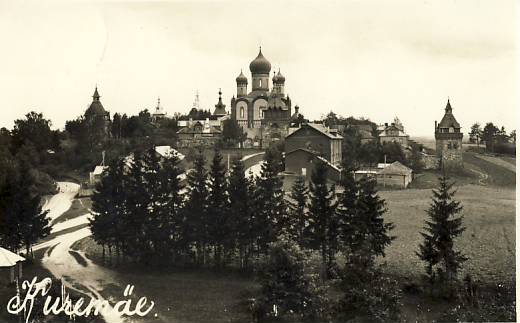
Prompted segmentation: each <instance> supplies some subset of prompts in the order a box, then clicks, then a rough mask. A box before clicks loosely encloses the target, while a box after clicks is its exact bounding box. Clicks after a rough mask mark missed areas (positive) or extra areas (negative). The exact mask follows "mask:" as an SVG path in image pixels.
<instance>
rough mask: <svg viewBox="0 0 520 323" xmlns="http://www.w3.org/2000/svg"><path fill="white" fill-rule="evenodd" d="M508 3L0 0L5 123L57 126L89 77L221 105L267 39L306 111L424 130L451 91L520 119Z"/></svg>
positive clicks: (473, 114) (458, 109) (135, 104)
mask: <svg viewBox="0 0 520 323" xmlns="http://www.w3.org/2000/svg"><path fill="white" fill-rule="evenodd" d="M516 7H517V3H516V1H514V0H511V1H491V0H488V1H478V0H468V1H439V0H432V1H417V0H410V1H367V0H363V1H361V0H359V1H341V2H334V1H329V2H326V1H321V2H304V3H302V2H284V3H283V4H281V3H278V2H274V1H258V2H249V3H247V4H246V3H243V2H238V1H235V2H221V1H219V2H201V1H197V2H189V1H188V2H166V1H160V2H135V1H132V2H120V1H116V2H78V1H72V2H71V1H67V2H45V3H44V4H41V3H40V4H39V3H37V2H27V1H3V0H0V40H1V41H2V46H1V47H0V48H1V50H0V89H1V93H2V101H1V102H2V106H1V108H0V127H4V126H5V127H8V128H12V126H13V121H14V119H17V118H21V117H23V115H24V114H26V113H27V112H29V111H31V110H35V111H38V112H43V114H44V115H45V117H47V118H49V119H51V120H52V123H53V126H54V127H55V128H63V127H64V123H65V121H66V120H69V119H73V118H76V117H77V116H79V115H81V114H82V113H83V112H84V110H85V109H86V108H87V106H88V105H89V103H90V102H91V100H92V98H91V95H92V93H93V91H94V87H95V85H96V84H97V85H98V88H99V92H100V94H101V96H102V97H101V101H102V103H103V105H104V107H105V108H106V109H107V110H109V111H110V112H111V113H112V114H114V113H115V112H125V113H127V114H136V113H137V112H138V111H140V110H142V109H144V108H148V109H152V108H153V107H154V106H155V103H156V100H157V97H158V96H160V98H161V102H162V104H163V106H164V108H165V110H166V111H167V112H168V113H169V114H173V113H174V112H182V113H186V112H188V110H189V109H190V107H191V104H192V102H193V99H194V95H195V92H196V91H197V90H198V91H199V93H200V102H201V107H202V108H205V109H212V110H213V107H214V105H215V103H216V102H217V99H218V89H219V88H222V91H223V96H224V100H225V103H226V104H227V108H228V109H229V105H230V103H229V101H230V99H231V96H232V95H233V94H236V83H235V78H236V76H237V75H238V74H239V73H240V69H243V70H244V74H246V76H248V77H250V72H249V63H250V61H251V60H252V59H254V58H255V57H256V55H257V53H258V46H260V45H261V46H262V51H263V53H264V56H265V57H266V58H267V59H268V60H269V61H270V62H271V65H272V66H273V68H275V69H276V70H278V68H280V69H281V71H282V73H283V74H284V76H285V77H286V93H288V94H289V95H290V97H291V100H292V102H293V105H295V104H297V105H299V106H300V111H301V112H302V113H303V114H304V115H305V116H306V117H307V118H310V119H315V118H320V116H321V115H323V114H325V113H327V112H328V111H330V110H333V111H335V112H336V113H338V114H341V115H343V116H350V115H352V116H355V117H361V116H363V117H367V118H370V119H371V120H373V121H375V122H377V123H384V122H391V121H392V119H393V118H394V117H395V116H398V117H399V118H400V119H401V121H402V122H403V124H404V126H405V130H406V131H407V132H408V133H409V134H410V135H412V136H431V135H432V134H433V127H434V121H435V120H440V119H441V118H442V116H443V113H444V107H445V105H446V100H447V98H448V96H449V97H450V101H451V103H452V106H453V112H454V114H455V116H456V118H457V119H458V121H459V122H460V123H461V125H462V126H463V131H464V132H465V133H467V132H468V130H469V127H470V126H471V124H472V123H473V122H475V121H481V122H486V121H493V122H495V123H497V124H499V125H504V126H505V127H506V128H507V129H508V130H511V129H513V128H515V127H516V124H515V123H516V120H517V116H516V113H517V112H516V110H517V108H518V106H519V90H518V89H519V84H518V69H517V63H518V60H517V57H518V49H517V48H516V45H517V43H518V38H517V37H518V36H517V34H516V33H515V31H516V30H517V29H518V27H519V26H518V25H517V23H516V21H517V20H518V18H517V13H518V11H517V8H516Z"/></svg>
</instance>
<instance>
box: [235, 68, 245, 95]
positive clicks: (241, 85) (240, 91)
mask: <svg viewBox="0 0 520 323" xmlns="http://www.w3.org/2000/svg"><path fill="white" fill-rule="evenodd" d="M236 80H237V98H241V97H244V96H246V95H247V77H246V76H245V75H244V73H242V70H240V75H239V76H237V79H236Z"/></svg>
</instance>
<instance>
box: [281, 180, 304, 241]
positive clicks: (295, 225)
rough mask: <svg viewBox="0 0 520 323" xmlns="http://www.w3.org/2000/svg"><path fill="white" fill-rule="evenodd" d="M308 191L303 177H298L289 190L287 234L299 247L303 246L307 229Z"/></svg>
mask: <svg viewBox="0 0 520 323" xmlns="http://www.w3.org/2000/svg"><path fill="white" fill-rule="evenodd" d="M308 193H309V190H308V189H307V186H306V185H305V177H303V176H299V177H298V178H297V179H296V181H295V182H294V184H293V186H292V190H291V194H290V197H291V200H292V201H291V202H290V203H289V210H290V212H289V217H288V224H287V225H286V227H287V234H288V235H289V236H290V237H291V238H292V239H294V241H296V242H298V243H299V245H300V246H302V247H303V246H305V245H306V244H305V234H304V233H305V228H306V227H307V224H308V223H307V222H308V219H307V213H306V210H305V208H306V205H307V195H308Z"/></svg>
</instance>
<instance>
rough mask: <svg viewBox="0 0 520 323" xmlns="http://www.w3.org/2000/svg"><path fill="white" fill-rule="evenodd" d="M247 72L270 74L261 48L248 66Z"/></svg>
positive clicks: (269, 66) (269, 65)
mask: <svg viewBox="0 0 520 323" xmlns="http://www.w3.org/2000/svg"><path fill="white" fill-rule="evenodd" d="M249 70H250V71H251V73H253V74H269V72H271V63H269V61H268V60H267V59H266V58H265V57H264V55H262V47H260V51H259V52H258V56H257V57H256V58H255V59H254V60H253V61H252V62H251V63H250V64H249Z"/></svg>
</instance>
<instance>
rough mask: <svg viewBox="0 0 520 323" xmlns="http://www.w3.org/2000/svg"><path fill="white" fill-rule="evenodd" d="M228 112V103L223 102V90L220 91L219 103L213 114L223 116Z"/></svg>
mask: <svg viewBox="0 0 520 323" xmlns="http://www.w3.org/2000/svg"><path fill="white" fill-rule="evenodd" d="M225 114H226V105H225V104H224V103H222V91H221V90H219V91H218V103H217V104H215V111H213V115H216V116H223V115H225Z"/></svg>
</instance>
